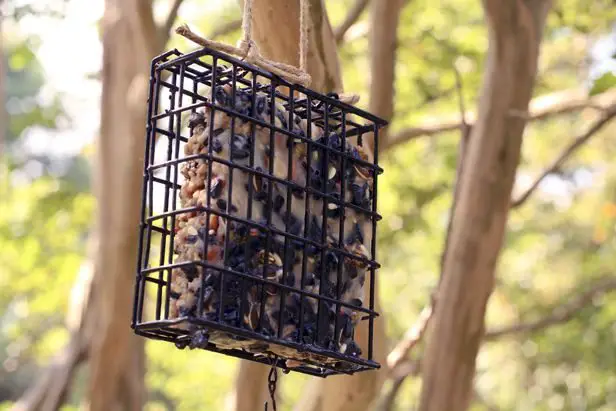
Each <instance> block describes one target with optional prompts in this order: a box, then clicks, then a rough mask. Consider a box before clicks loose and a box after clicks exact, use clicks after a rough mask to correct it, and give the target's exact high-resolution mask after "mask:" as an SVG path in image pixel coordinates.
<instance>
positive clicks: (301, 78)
mask: <svg viewBox="0 0 616 411" xmlns="http://www.w3.org/2000/svg"><path fill="white" fill-rule="evenodd" d="M252 4H253V0H244V13H243V15H242V33H243V34H242V39H241V40H240V41H239V42H238V44H237V46H236V47H234V46H231V45H229V44H225V43H221V42H218V41H215V40H208V39H206V38H203V37H201V36H200V35H198V34H196V33H194V32H193V31H192V30H191V29H190V28H189V27H188V26H187V25H186V24H183V25H181V26H180V27H178V28H177V29H176V30H175V32H176V33H177V34H179V35H181V36H183V37H186V38H187V39H189V40H190V41H192V42H194V43H196V44H199V45H200V46H203V47H209V48H211V49H216V50H219V51H222V52H224V53H227V54H232V55H234V56H238V57H240V58H242V59H244V61H246V62H248V63H251V64H254V65H255V66H258V67H260V68H262V69H264V70H267V71H269V72H270V73H273V74H275V75H277V76H279V77H282V78H284V79H286V80H287V81H289V82H290V83H296V84H301V85H302V86H304V87H308V86H310V83H311V81H312V77H311V76H310V74H308V72H307V57H308V47H309V43H308V30H309V25H310V22H311V20H310V17H309V9H308V0H300V13H299V68H298V67H295V66H292V65H289V64H284V63H280V62H278V61H273V60H269V59H267V58H265V57H263V56H262V55H261V52H260V51H259V48H258V47H257V44H256V43H255V42H254V40H252ZM339 99H340V101H342V102H345V103H347V104H355V103H357V102H358V101H359V96H357V95H356V94H348V95H340V96H339Z"/></svg>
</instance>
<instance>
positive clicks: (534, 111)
mask: <svg viewBox="0 0 616 411" xmlns="http://www.w3.org/2000/svg"><path fill="white" fill-rule="evenodd" d="M615 98H616V90H610V91H606V92H604V93H601V94H598V95H596V96H593V97H591V98H589V97H588V91H587V90H585V89H582V88H580V89H571V90H564V91H558V92H555V93H550V94H546V95H543V96H539V97H536V98H535V99H533V100H532V101H531V102H530V104H529V110H528V114H527V113H524V114H523V117H524V118H525V119H526V120H527V121H535V120H544V119H547V118H549V117H552V116H555V115H559V114H567V113H571V112H574V111H579V110H583V109H585V108H592V109H595V110H605V109H606V108H607V107H609V106H610V105H611V104H612V103H613V101H614V99H615ZM457 117H458V116H457V114H456V115H455V117H454V116H453V115H452V116H449V118H445V119H443V118H442V117H439V118H437V119H435V120H432V121H427V122H426V123H425V124H423V125H419V126H417V127H410V128H407V129H404V130H401V131H399V132H397V133H396V134H392V135H390V137H389V139H388V140H387V141H385V142H384V143H383V144H381V147H380V149H381V151H384V150H390V149H392V148H394V147H395V146H397V145H399V144H404V143H406V142H408V141H410V140H414V139H416V138H419V137H423V136H432V135H435V134H440V133H444V132H447V131H453V130H456V129H458V128H459V127H460V121H459V120H458V118H457ZM475 119H476V114H475V113H468V115H467V120H468V123H469V125H472V123H474V122H475Z"/></svg>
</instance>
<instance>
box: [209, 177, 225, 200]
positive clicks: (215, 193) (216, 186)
mask: <svg viewBox="0 0 616 411" xmlns="http://www.w3.org/2000/svg"><path fill="white" fill-rule="evenodd" d="M221 193H222V182H221V181H220V180H218V179H216V180H215V182H214V183H213V184H212V185H211V186H210V195H211V196H212V197H214V198H217V197H220V194H221Z"/></svg>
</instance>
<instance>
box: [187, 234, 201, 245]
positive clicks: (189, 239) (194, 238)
mask: <svg viewBox="0 0 616 411" xmlns="http://www.w3.org/2000/svg"><path fill="white" fill-rule="evenodd" d="M197 239H198V236H196V235H187V236H186V237H184V241H185V242H186V243H187V244H194V243H196V242H197Z"/></svg>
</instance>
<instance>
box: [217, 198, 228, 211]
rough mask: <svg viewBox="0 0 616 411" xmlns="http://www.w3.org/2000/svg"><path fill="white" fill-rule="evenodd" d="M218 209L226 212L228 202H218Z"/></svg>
mask: <svg viewBox="0 0 616 411" xmlns="http://www.w3.org/2000/svg"><path fill="white" fill-rule="evenodd" d="M216 207H218V208H219V209H221V210H223V211H224V210H226V209H227V201H226V200H224V199H222V198H219V199H218V200H216Z"/></svg>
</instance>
